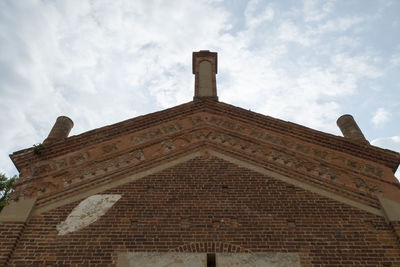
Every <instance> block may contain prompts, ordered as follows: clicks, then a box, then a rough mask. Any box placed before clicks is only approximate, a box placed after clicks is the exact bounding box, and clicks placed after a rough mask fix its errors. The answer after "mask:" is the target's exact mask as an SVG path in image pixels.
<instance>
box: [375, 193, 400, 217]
mask: <svg viewBox="0 0 400 267" xmlns="http://www.w3.org/2000/svg"><path fill="white" fill-rule="evenodd" d="M379 202H380V203H381V206H382V208H383V210H384V212H385V215H386V217H387V219H388V220H389V221H391V222H395V221H400V203H398V202H396V201H392V200H390V199H386V198H383V197H379Z"/></svg>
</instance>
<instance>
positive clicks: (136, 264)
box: [117, 252, 207, 267]
mask: <svg viewBox="0 0 400 267" xmlns="http://www.w3.org/2000/svg"><path fill="white" fill-rule="evenodd" d="M206 261H207V255H206V254H204V253H202V254H201V253H179V252H177V253H176V252H169V253H158V252H128V253H120V254H118V262H117V267H187V266H190V267H206Z"/></svg>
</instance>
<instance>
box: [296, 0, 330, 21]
mask: <svg viewBox="0 0 400 267" xmlns="http://www.w3.org/2000/svg"><path fill="white" fill-rule="evenodd" d="M333 3H334V1H318V0H304V1H303V13H304V20H305V21H306V22H310V21H312V22H314V21H320V20H322V19H324V18H325V17H326V16H328V15H329V14H330V13H331V12H332V9H333Z"/></svg>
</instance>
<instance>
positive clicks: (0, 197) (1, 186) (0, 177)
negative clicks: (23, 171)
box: [0, 173, 18, 211]
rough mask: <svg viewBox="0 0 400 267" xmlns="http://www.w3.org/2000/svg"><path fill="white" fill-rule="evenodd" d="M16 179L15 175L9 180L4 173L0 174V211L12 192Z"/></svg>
mask: <svg viewBox="0 0 400 267" xmlns="http://www.w3.org/2000/svg"><path fill="white" fill-rule="evenodd" d="M17 178H18V177H17V175H14V176H13V177H11V178H9V177H7V176H6V175H5V174H4V173H0V211H1V210H2V209H3V207H4V206H5V205H6V203H7V199H8V195H9V194H10V193H11V192H12V190H13V185H14V182H15V180H16V179H17Z"/></svg>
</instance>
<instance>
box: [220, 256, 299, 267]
mask: <svg viewBox="0 0 400 267" xmlns="http://www.w3.org/2000/svg"><path fill="white" fill-rule="evenodd" d="M216 263H217V264H216V265H217V266H218V267H300V266H301V265H300V258H299V256H298V255H297V254H294V253H218V254H217V257H216Z"/></svg>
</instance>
